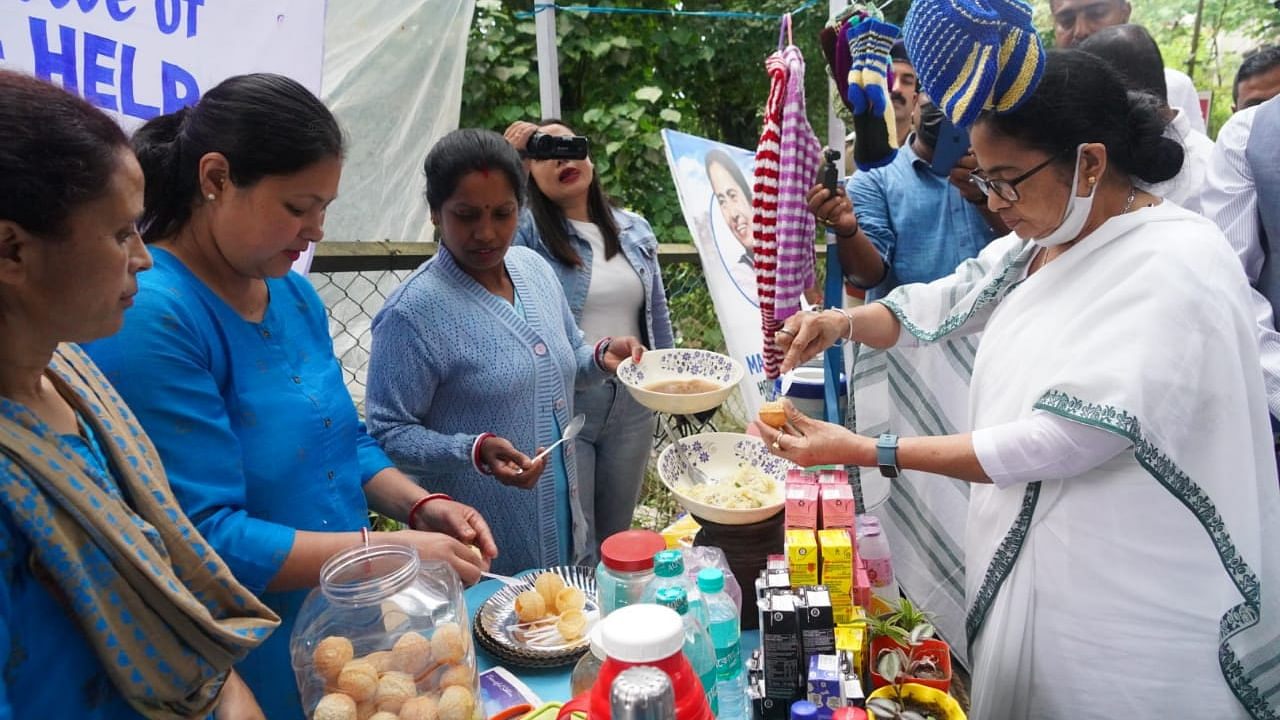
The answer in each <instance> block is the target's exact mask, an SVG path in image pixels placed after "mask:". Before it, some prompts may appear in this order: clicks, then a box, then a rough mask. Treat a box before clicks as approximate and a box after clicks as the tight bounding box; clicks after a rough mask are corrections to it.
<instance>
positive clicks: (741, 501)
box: [658, 432, 799, 525]
mask: <svg viewBox="0 0 1280 720" xmlns="http://www.w3.org/2000/svg"><path fill="white" fill-rule="evenodd" d="M678 442H679V443H680V449H681V450H683V454H684V456H685V458H686V459H687V460H688V462H689V464H690V465H692V466H694V467H696V468H698V469H699V470H702V471H703V472H704V473H706V475H707V476H708V477H709V478H710V479H711V482H709V483H705V484H699V483H697V482H695V481H694V480H693V479H692V478H690V477H689V476H688V474H687V473H686V472H685V470H684V465H683V464H682V463H681V462H680V458H679V457H678V456H677V455H676V451H677V448H676V446H675V445H674V444H671V445H668V446H667V447H666V449H664V450H663V451H662V454H660V455H659V456H658V477H659V478H661V480H662V484H663V485H666V486H667V489H668V490H670V491H671V494H672V495H675V497H676V500H678V501H679V502H680V504H681V505H683V506H684V508H685V509H686V510H688V511H689V512H690V513H692V514H693V515H694V516H695V517H699V518H703V519H705V520H710V521H711V522H715V523H720V524H722V525H749V524H751V523H756V522H760V521H762V520H767V519H768V518H771V517H773V516H774V515H776V514H777V513H778V512H780V511H781V510H782V505H783V502H784V493H783V489H784V486H785V484H786V479H787V471H788V470H790V469H792V468H799V466H798V465H796V464H795V463H793V462H791V461H790V460H786V459H784V458H780V457H778V456H776V455H773V454H771V453H770V452H769V448H768V447H766V446H765V444H764V442H763V441H762V440H760V438H758V437H755V436H752V435H744V434H743V433H726V432H717V433H700V434H698V435H690V436H689V437H687V438H681V439H680V440H679V441H678Z"/></svg>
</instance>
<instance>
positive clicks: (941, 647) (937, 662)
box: [870, 637, 951, 692]
mask: <svg viewBox="0 0 1280 720" xmlns="http://www.w3.org/2000/svg"><path fill="white" fill-rule="evenodd" d="M892 647H896V648H899V649H901V650H902V651H903V652H905V653H906V654H907V658H908V660H910V661H911V662H913V663H914V662H918V661H921V660H932V661H933V665H934V666H935V667H936V668H938V670H939V672H940V674H941V675H942V677H941V678H921V677H915V676H914V675H908V676H907V679H906V680H905V681H904V682H909V683H916V684H917V685H924V686H925V687H931V688H933V689H935V690H941V691H942V692H948V691H949V690H951V646H950V645H948V644H947V643H946V642H944V641H942V640H938V639H936V638H925V639H924V640H921V641H920V642H919V644H917V645H914V646H912V647H907V646H906V645H903V644H902V643H900V642H897V641H896V640H894V639H893V638H887V637H877V638H875V639H874V640H872V641H871V654H870V657H872V658H878V657H880V653H881V652H883V651H884V650H886V649H888V648H892ZM888 684H889V680H888V679H887V678H885V677H884V676H883V675H881V674H880V673H878V672H876V668H875V663H874V662H873V663H872V664H871V686H872V687H873V688H881V687H884V686H885V685H888Z"/></svg>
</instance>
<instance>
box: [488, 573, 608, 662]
mask: <svg viewBox="0 0 1280 720" xmlns="http://www.w3.org/2000/svg"><path fill="white" fill-rule="evenodd" d="M546 572H549V573H555V574H556V575H559V576H560V579H561V580H564V584H565V586H567V587H575V588H578V589H579V590H581V591H582V594H583V596H584V597H585V599H586V604H585V606H584V607H583V608H582V613H583V614H584V615H586V617H587V625H586V627H585V628H584V629H583V631H582V637H580V638H578V639H576V640H572V641H569V642H565V641H564V640H563V638H561V637H560V635H559V633H557V632H556V630H555V624H556V620H555V616H550V619H549V620H546V621H544V622H545V623H546V625H545V627H546V628H547V629H549V632H547V633H542V635H544V636H546V635H549V636H550V637H544V638H543V639H542V640H539V641H537V642H528V641H527V640H526V637H527V631H528V629H529V628H527V627H525V626H522V625H521V623H520V621H519V619H517V618H516V610H515V602H516V596H517V595H519V594H520V593H522V592H525V591H526V590H532V589H533V582H534V580H535V579H537V577H538V576H539V575H541V574H542V573H546ZM520 579H521V580H524V581H525V582H523V583H521V584H519V585H505V586H503V587H502V588H500V589H499V590H498V591H497V592H495V593H494V594H493V595H491V596H490V597H489V599H488V600H485V601H484V603H483V604H482V605H481V606H480V609H479V610H478V611H477V612H476V624H477V626H478V627H477V630H478V631H479V632H482V633H483V634H484V639H485V640H487V641H488V642H487V643H485V644H486V645H489V644H493V645H496V646H497V648H494V649H500V650H501V651H502V652H501V654H502V655H504V656H507V657H506V659H508V660H516V659H528V660H530V661H534V662H538V663H544V662H546V661H554V660H560V659H568V658H574V657H577V656H578V655H581V654H582V652H583V651H584V650H586V649H587V648H588V646H589V643H588V639H587V638H588V636H589V635H590V633H591V628H592V627H593V626H594V625H595V623H596V622H598V621H599V619H600V604H599V602H598V601H597V599H596V575H595V568H590V567H583V566H577V565H561V566H557V567H550V568H546V569H545V570H534V571H532V572H530V573H529V574H528V575H525V576H522V577H521V578H520Z"/></svg>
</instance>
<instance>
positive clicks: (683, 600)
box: [653, 587, 689, 615]
mask: <svg viewBox="0 0 1280 720" xmlns="http://www.w3.org/2000/svg"><path fill="white" fill-rule="evenodd" d="M653 599H654V600H657V601H658V604H659V605H664V606H666V607H669V608H671V609H672V610H675V611H676V612H678V613H680V614H681V615H684V614H685V613H687V612H689V598H688V596H687V595H685V592H684V588H682V587H664V588H662V589H660V590H658V592H657V593H656V594H655V595H654V598H653Z"/></svg>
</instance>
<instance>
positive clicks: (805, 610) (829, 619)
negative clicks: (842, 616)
mask: <svg viewBox="0 0 1280 720" xmlns="http://www.w3.org/2000/svg"><path fill="white" fill-rule="evenodd" d="M800 599H801V602H802V603H803V604H802V605H801V606H800V608H799V611H800V648H801V650H803V651H804V654H805V655H806V656H808V655H817V654H822V653H834V652H835V651H836V623H835V615H834V614H833V613H832V611H831V593H829V592H828V591H827V589H826V588H825V587H823V586H822V585H811V586H807V587H803V588H800Z"/></svg>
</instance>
